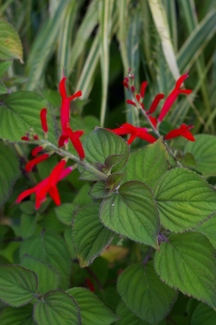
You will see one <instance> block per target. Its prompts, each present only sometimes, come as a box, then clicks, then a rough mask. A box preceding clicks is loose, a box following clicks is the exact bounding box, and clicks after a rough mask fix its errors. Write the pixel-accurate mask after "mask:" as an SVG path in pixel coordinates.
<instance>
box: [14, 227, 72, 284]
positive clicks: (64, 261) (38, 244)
mask: <svg viewBox="0 0 216 325" xmlns="http://www.w3.org/2000/svg"><path fill="white" fill-rule="evenodd" d="M26 254H27V255H29V256H31V257H34V258H36V259H39V260H40V261H41V262H44V263H47V264H49V265H50V266H51V267H53V268H54V269H55V270H56V271H57V272H58V273H59V274H60V284H59V286H60V288H63V289H64V288H67V287H68V284H69V278H70V271H71V261H70V254H69V252H68V250H67V246H66V244H65V242H64V240H63V239H62V237H61V236H60V235H59V234H57V233H56V232H52V231H48V230H46V231H42V232H41V233H40V234H37V235H34V236H32V237H30V238H28V239H26V240H24V241H23V242H22V244H21V246H20V257H21V260H22V261H23V258H24V257H25V255H26Z"/></svg>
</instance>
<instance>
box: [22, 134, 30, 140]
mask: <svg viewBox="0 0 216 325" xmlns="http://www.w3.org/2000/svg"><path fill="white" fill-rule="evenodd" d="M21 140H24V141H29V140H30V138H29V137H28V136H27V135H24V136H23V137H21Z"/></svg>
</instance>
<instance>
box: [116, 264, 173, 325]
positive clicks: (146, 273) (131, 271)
mask: <svg viewBox="0 0 216 325" xmlns="http://www.w3.org/2000/svg"><path fill="white" fill-rule="evenodd" d="M118 292H119V293H120V295H121V297H122V300H123V301H124V303H125V304H126V305H127V306H128V307H129V309H130V310H131V311H132V312H133V313H134V314H135V315H137V316H138V317H140V318H141V319H143V320H145V321H146V322H149V323H151V324H155V323H157V322H159V321H160V320H161V319H163V318H164V317H165V316H166V314H167V313H168V312H169V310H170V309H171V306H172V305H173V303H174V301H175V299H176V296H177V292H176V291H175V290H174V289H172V288H170V287H168V286H167V285H166V284H165V283H163V282H162V281H161V280H160V278H159V277H158V276H157V274H156V273H155V270H154V267H153V265H152V263H148V264H146V265H143V264H140V263H139V264H133V265H131V266H129V267H128V268H126V269H125V270H124V271H123V272H122V273H121V274H120V276H119V278H118Z"/></svg>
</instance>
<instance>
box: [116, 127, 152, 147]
mask: <svg viewBox="0 0 216 325" xmlns="http://www.w3.org/2000/svg"><path fill="white" fill-rule="evenodd" d="M110 131H112V132H114V133H115V134H118V135H126V134H130V135H131V136H130V138H129V139H128V140H127V143H128V144H131V143H132V142H133V141H134V140H135V139H136V138H140V139H143V140H145V141H147V142H150V143H154V142H155V141H156V140H157V139H155V138H154V137H153V136H152V135H151V134H150V133H148V129H147V128H140V127H136V126H133V125H132V124H129V123H125V124H122V126H121V127H120V128H116V129H114V130H110Z"/></svg>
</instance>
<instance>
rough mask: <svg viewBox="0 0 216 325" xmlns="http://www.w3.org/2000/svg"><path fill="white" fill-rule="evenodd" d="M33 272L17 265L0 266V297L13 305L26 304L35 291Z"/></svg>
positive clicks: (36, 285)
mask: <svg viewBox="0 0 216 325" xmlns="http://www.w3.org/2000/svg"><path fill="white" fill-rule="evenodd" d="M37 288H38V281H37V276H36V274H35V273H34V272H32V271H30V270H27V269H25V268H24V267H21V266H19V265H3V266H0V299H1V300H2V301H4V302H5V303H6V304H9V305H11V306H14V307H19V306H23V305H26V304H27V303H29V302H30V301H31V300H32V299H33V298H34V295H35V294H36V293H37Z"/></svg>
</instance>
